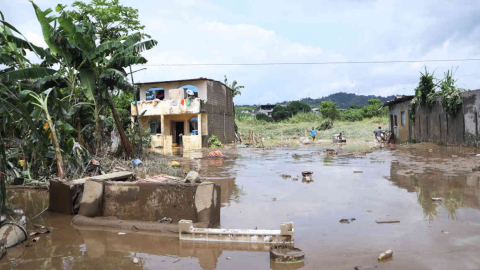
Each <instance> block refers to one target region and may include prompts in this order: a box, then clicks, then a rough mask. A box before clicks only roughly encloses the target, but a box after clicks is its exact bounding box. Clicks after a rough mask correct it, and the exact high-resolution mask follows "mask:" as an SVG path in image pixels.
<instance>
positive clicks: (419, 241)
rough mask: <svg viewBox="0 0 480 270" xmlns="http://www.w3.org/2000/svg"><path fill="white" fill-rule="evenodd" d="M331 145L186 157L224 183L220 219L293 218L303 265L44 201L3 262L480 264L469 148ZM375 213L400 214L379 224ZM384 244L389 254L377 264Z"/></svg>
mask: <svg viewBox="0 0 480 270" xmlns="http://www.w3.org/2000/svg"><path fill="white" fill-rule="evenodd" d="M327 148H336V147H332V146H321V145H311V146H301V147H289V148H275V149H271V150H262V149H237V150H233V149H232V150H225V151H224V155H225V156H227V158H225V159H218V158H204V159H196V160H192V161H191V163H190V164H188V166H191V167H193V168H198V169H200V171H201V174H202V175H203V176H206V177H207V178H208V179H209V180H210V181H213V182H215V183H217V184H218V185H220V186H221V187H222V199H221V201H222V210H221V226H222V227H225V228H242V229H243V228H244V229H254V228H256V227H258V228H259V229H279V226H280V223H281V222H284V221H293V222H294V223H295V246H296V247H298V248H301V249H302V250H303V251H304V252H305V258H306V259H305V263H304V264H303V265H293V264H292V265H275V264H272V263H270V261H269V254H268V252H267V251H268V247H267V246H261V245H248V244H247V245H246V244H218V243H188V242H180V241H179V240H178V239H177V238H176V237H166V236H158V235H149V234H138V233H131V232H128V234H126V235H118V232H116V231H97V230H85V229H82V230H78V229H75V228H73V227H72V226H71V225H70V221H71V217H70V216H63V215H59V214H54V213H48V212H46V213H45V214H43V215H42V216H40V217H39V218H37V219H36V220H35V221H33V222H32V224H30V225H29V227H32V226H33V224H42V225H45V226H47V227H53V228H54V230H52V232H51V233H50V234H46V235H41V236H40V241H39V242H36V243H32V246H30V247H25V245H24V244H22V245H19V246H17V247H14V248H11V249H9V250H8V254H7V256H6V257H4V258H3V259H2V260H0V268H1V269H38V268H43V269H139V268H140V269H269V268H272V269H295V268H297V267H302V266H303V267H304V269H354V266H363V267H366V266H378V267H377V269H480V256H478V255H479V254H480V233H479V232H480V172H477V171H476V168H477V166H479V165H480V157H476V156H475V154H476V153H477V152H478V151H477V150H476V149H471V148H470V149H469V148H452V147H442V146H436V145H433V144H418V145H410V146H401V147H398V148H397V149H396V150H380V151H374V152H371V153H365V152H369V148H368V145H361V144H354V143H352V144H351V145H348V146H347V147H346V149H345V147H344V150H343V151H340V152H339V153H340V155H326V154H325V149H327ZM349 150H351V151H353V153H349V152H348V151H349ZM472 169H473V171H472ZM302 171H312V172H313V180H314V181H313V182H310V183H306V182H302V175H301V172H302ZM8 197H9V201H10V202H11V208H13V209H22V210H23V211H24V214H25V216H26V218H27V219H28V218H29V217H31V216H34V215H35V214H36V213H38V212H40V211H41V210H42V209H44V208H45V207H46V206H47V204H48V194H47V193H46V192H45V191H35V190H23V191H13V190H9V193H8ZM432 197H441V198H443V200H442V201H441V202H433V201H432V200H431V198H432ZM352 218H354V219H355V220H354V221H352ZM341 219H348V220H349V221H348V222H350V223H348V222H345V221H344V222H342V223H340V222H339V221H340V220H341ZM378 219H392V220H400V223H395V224H377V223H376V222H375V220H378ZM29 243H31V240H29ZM387 249H392V250H393V252H394V253H393V254H394V257H393V259H391V260H387V261H385V262H381V263H379V262H378V261H377V257H378V255H379V254H380V253H382V252H384V251H386V250H387ZM133 257H137V258H139V264H137V265H135V264H133V263H132V258H133Z"/></svg>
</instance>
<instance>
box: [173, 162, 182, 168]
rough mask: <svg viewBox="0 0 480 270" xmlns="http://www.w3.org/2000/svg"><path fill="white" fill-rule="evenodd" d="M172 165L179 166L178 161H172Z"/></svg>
mask: <svg viewBox="0 0 480 270" xmlns="http://www.w3.org/2000/svg"><path fill="white" fill-rule="evenodd" d="M172 166H173V167H178V166H180V163H178V161H172Z"/></svg>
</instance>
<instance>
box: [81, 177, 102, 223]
mask: <svg viewBox="0 0 480 270" xmlns="http://www.w3.org/2000/svg"><path fill="white" fill-rule="evenodd" d="M102 201H103V182H102V181H95V180H89V181H87V182H86V183H85V186H84V188H83V197H82V204H81V205H80V211H79V212H78V214H79V215H82V216H86V217H96V216H101V215H102Z"/></svg>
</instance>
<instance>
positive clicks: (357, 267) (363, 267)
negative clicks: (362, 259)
mask: <svg viewBox="0 0 480 270" xmlns="http://www.w3.org/2000/svg"><path fill="white" fill-rule="evenodd" d="M375 268H377V266H376V265H375V266H355V267H353V269H355V270H361V269H375Z"/></svg>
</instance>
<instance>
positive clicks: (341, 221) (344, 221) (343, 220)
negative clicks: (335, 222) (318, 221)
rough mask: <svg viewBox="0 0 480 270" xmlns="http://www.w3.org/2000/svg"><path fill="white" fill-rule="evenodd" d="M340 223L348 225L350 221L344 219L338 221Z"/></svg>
mask: <svg viewBox="0 0 480 270" xmlns="http://www.w3.org/2000/svg"><path fill="white" fill-rule="evenodd" d="M339 222H340V223H347V224H350V220H348V219H346V218H342V219H340V221H339Z"/></svg>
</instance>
